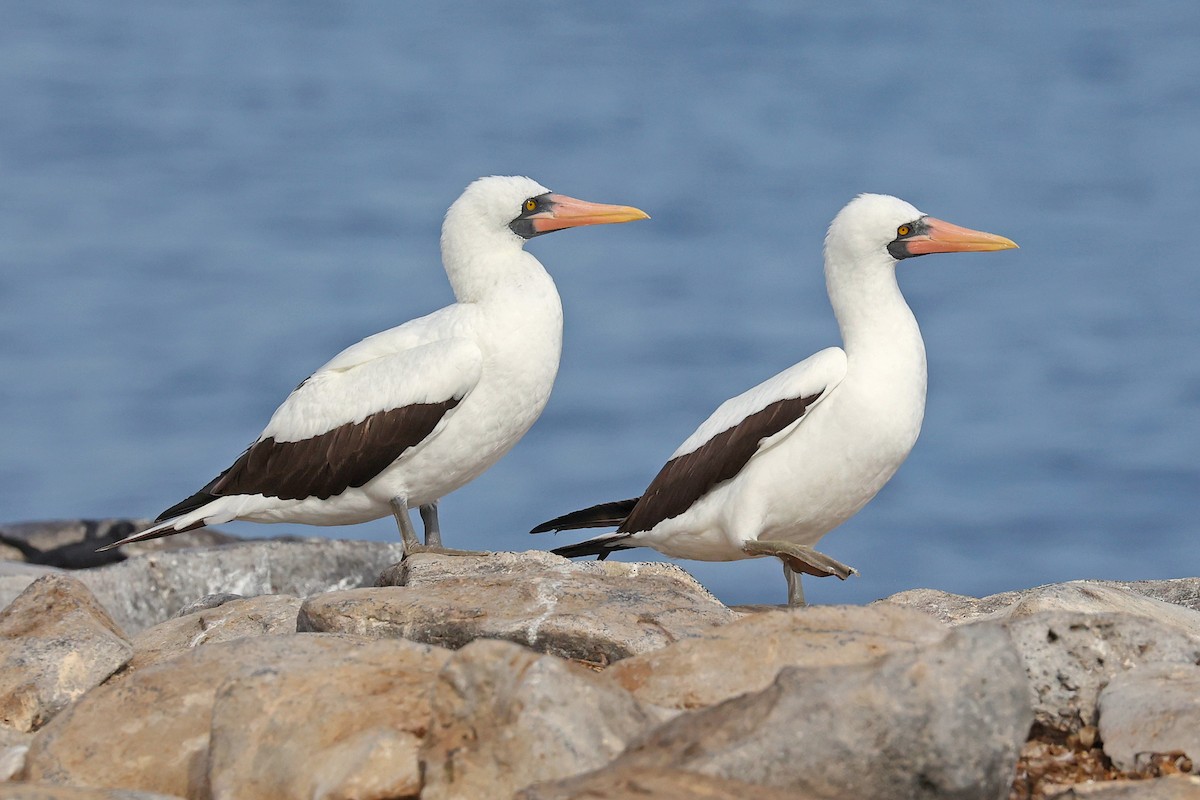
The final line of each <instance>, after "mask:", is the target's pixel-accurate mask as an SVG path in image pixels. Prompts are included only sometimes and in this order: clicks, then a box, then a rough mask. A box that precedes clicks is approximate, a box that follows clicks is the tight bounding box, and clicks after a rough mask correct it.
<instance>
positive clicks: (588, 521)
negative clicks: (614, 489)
mask: <svg viewBox="0 0 1200 800" xmlns="http://www.w3.org/2000/svg"><path fill="white" fill-rule="evenodd" d="M637 501H638V498H636V497H632V498H630V499H628V500H614V501H613V502H611V503H600V504H599V505H595V506H592V507H591V508H585V509H582V510H580V511H572V512H571V513H570V514H563V515H562V516H561V517H555V518H554V519H552V520H549V521H548V522H543V523H542V524H541V525H538V526H537V527H536V528H534V529H533V530H531V531H530V533H545V532H546V531H573V530H576V529H577V528H606V527H608V526H609V525H620V524H621V523H622V522H624V521H625V518H626V517H628V516H629V512H630V511H632V510H633V507H634V506H635V505H637Z"/></svg>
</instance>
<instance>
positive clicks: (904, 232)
mask: <svg viewBox="0 0 1200 800" xmlns="http://www.w3.org/2000/svg"><path fill="white" fill-rule="evenodd" d="M910 230H912V229H911V228H909V227H908V226H907V225H901V226H900V227H899V228H896V235H897V236H908V233H909V231H910Z"/></svg>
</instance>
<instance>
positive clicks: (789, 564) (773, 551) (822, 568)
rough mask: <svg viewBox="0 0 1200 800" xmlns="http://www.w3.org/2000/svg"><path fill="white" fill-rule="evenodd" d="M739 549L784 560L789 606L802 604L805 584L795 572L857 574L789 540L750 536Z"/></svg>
mask: <svg viewBox="0 0 1200 800" xmlns="http://www.w3.org/2000/svg"><path fill="white" fill-rule="evenodd" d="M742 552H743V553H745V554H746V555H750V556H775V557H776V558H778V559H779V560H780V561H782V562H783V569H784V576H785V577H786V578H787V581H788V605H789V606H802V605H804V588H803V587H802V586H801V585H800V576H799V575H798V574H796V573H800V572H803V573H805V574H807V575H815V576H817V577H818V578H825V577H828V576H830V575H836V576H837V577H839V578H841V579H842V580H846V578H849V577H850V576H851V575H857V574H858V570H856V569H855V568H854V567H848V566H846V565H845V564H843V563H842V562H840V561H837V560H835V559H832V558H830V557H829V556H827V555H825V554H824V553H818V552H817V551H816V550H813V549H812V548H811V547H806V546H805V545H802V544H793V543H792V542H780V541H773V542H760V541H758V540H756V539H751V540H750V541H748V542H746V543H745V544H743V545H742Z"/></svg>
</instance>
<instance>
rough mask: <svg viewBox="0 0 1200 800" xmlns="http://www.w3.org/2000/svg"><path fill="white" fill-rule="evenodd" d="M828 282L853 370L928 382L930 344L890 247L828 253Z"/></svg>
mask: <svg viewBox="0 0 1200 800" xmlns="http://www.w3.org/2000/svg"><path fill="white" fill-rule="evenodd" d="M825 285H826V288H827V289H828V291H829V301H830V303H831V304H832V305H833V313H834V315H835V316H836V317H837V321H838V327H839V328H840V329H841V332H842V341H843V346H844V348H845V350H846V356H847V359H848V360H849V364H850V369H851V370H852V371H854V372H860V371H861V370H862V369H863V368H867V369H869V370H870V371H871V372H872V373H873V374H875V375H876V376H878V377H879V378H880V379H883V380H887V381H889V382H891V381H899V382H901V383H907V382H912V381H914V380H916V381H918V382H919V383H920V385H921V388H922V394H923V389H924V383H925V343H924V341H923V340H922V339H921V330H920V328H918V327H917V320H916V318H915V317H914V316H913V313H912V311H911V310H910V309H909V307H908V303H906V302H905V301H904V295H902V294H901V293H900V287H899V285H898V284H897V283H896V262H895V260H894V259H892V258H891V256H889V255H888V254H887V253H886V252H881V253H877V254H873V255H872V256H870V257H868V258H865V259H864V258H862V257H861V255H860V256H859V257H858V258H857V259H855V258H851V257H849V256H848V255H847V254H845V253H842V252H838V251H837V250H827V251H826V254H825Z"/></svg>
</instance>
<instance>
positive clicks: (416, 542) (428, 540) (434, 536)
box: [391, 497, 490, 558]
mask: <svg viewBox="0 0 1200 800" xmlns="http://www.w3.org/2000/svg"><path fill="white" fill-rule="evenodd" d="M391 505H392V516H394V517H395V518H396V525H397V526H398V527H399V528H400V539H401V541H402V542H403V544H404V557H405V558H408V557H409V556H411V555H413V554H414V553H436V554H438V555H443V556H486V555H490V554H489V553H487V552H486V551H483V550H452V549H451V548H449V547H442V537H441V531H439V530H438V522H437V508H436V506H437V504H436V503H432V504H430V505H427V506H421V520H422V521H423V522H424V523H425V544H421V540H420V539H418V538H417V530H416V528H414V527H413V524H412V517H410V516H409V515H408V503H407V501H405V499H404V498H403V497H393V498H392V501H391ZM427 508H428V509H433V510H432V512H431V513H430V512H426V510H425V509H427ZM431 519H432V526H431V525H430V520H431Z"/></svg>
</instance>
